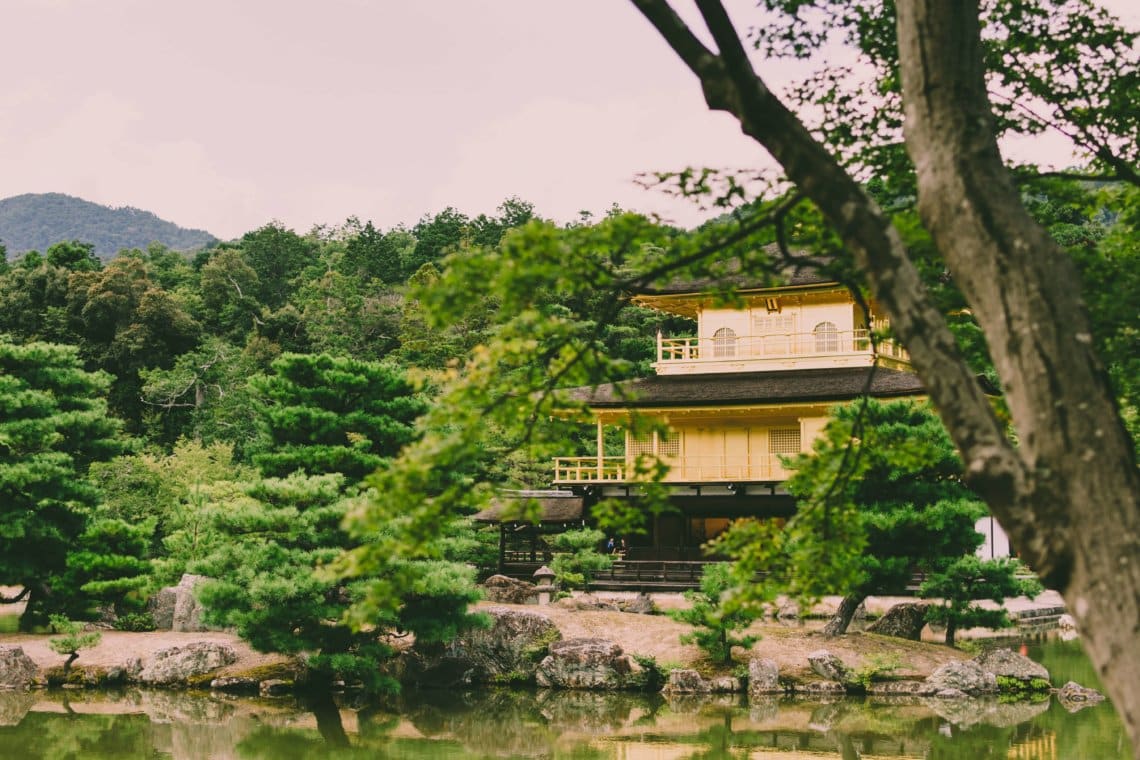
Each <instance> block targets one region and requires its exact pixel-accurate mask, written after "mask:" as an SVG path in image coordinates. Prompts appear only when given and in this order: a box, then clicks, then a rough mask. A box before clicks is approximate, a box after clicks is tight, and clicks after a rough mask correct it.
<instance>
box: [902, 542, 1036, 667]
mask: <svg viewBox="0 0 1140 760" xmlns="http://www.w3.org/2000/svg"><path fill="white" fill-rule="evenodd" d="M1024 572H1025V568H1024V567H1023V566H1022V564H1021V563H1020V562H1018V561H1017V560H1012V559H1009V558H1001V559H991V560H983V559H979V558H978V557H975V556H973V555H970V556H966V557H962V558H960V559H958V560H957V561H956V562H954V563H953V564H951V565H950V566H949V567H947V568H945V569H944V570H942V571H941V572H939V573H937V574H935V575H933V576H931V577H930V578H929V579H928V580H927V581H926V582H924V583H923V584H922V587H921V588H920V589H919V594H921V595H922V596H923V598H928V597H937V598H939V599H941V602H940V603H938V604H936V605H933V606H931V607H930V608H929V609H928V610H927V613H926V619H927V620H929V621H930V622H932V623H941V624H942V625H945V626H946V645H947V646H951V647H952V646H954V636H955V634H956V633H957V631H958V629H959V628H976V627H983V628H1008V627H1010V626H1011V625H1013V622H1012V621H1011V620H1010V619H1009V613H1008V612H1006V611H1005V608H1004V607H1002V606H1001V604H1002V602H1004V601H1005V600H1006V598H1008V597H1011V596H1028V597H1030V598H1033V597H1035V596H1037V595H1038V594H1040V593H1041V591H1042V586H1041V584H1040V583H1039V582H1038V580H1037V579H1036V578H1034V577H1032V576H1026V575H1024V574H1023V573H1024ZM977 599H989V600H991V601H993V602H994V603H995V604H997V605H998V606H997V607H996V608H987V607H978V606H977V605H975V604H974V601H975V600H977Z"/></svg>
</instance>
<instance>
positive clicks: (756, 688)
mask: <svg viewBox="0 0 1140 760" xmlns="http://www.w3.org/2000/svg"><path fill="white" fill-rule="evenodd" d="M783 691H784V689H783V687H781V686H780V666H779V665H777V664H776V661H775V660H770V659H767V658H765V657H753V658H752V659H751V660H749V661H748V697H749V699H752V698H753V697H760V696H763V695H766V694H781V693H783Z"/></svg>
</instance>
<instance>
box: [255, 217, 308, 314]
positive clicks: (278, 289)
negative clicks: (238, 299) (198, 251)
mask: <svg viewBox="0 0 1140 760" xmlns="http://www.w3.org/2000/svg"><path fill="white" fill-rule="evenodd" d="M315 253H316V251H315V247H314V245H313V243H312V242H311V241H309V240H306V239H305V238H302V237H301V236H300V235H298V234H297V233H296V232H294V231H293V230H290V229H286V228H285V227H284V226H283V225H282V224H281V223H280V222H270V223H269V224H267V225H265V226H264V227H260V228H259V229H256V230H254V231H253V232H247V233H246V234H245V235H243V236H242V238H241V258H242V261H243V262H244V263H245V264H247V265H248V266H249V268H250V269H252V270H253V272H254V273H255V274H256V276H257V279H256V284H255V285H254V288H253V292H252V293H248V294H246V295H250V296H253V297H255V298H257V300H258V302H259V303H261V304H264V305H265V306H267V307H269V308H270V309H278V308H280V307H281V306H283V305H284V304H285V303H286V301H287V300H288V297H289V293H290V292H291V290H292V289H293V287H295V279H296V278H297V277H298V276H299V275H300V274H301V272H302V270H304V268H305V267H306V266H308V265H309V264H310V263H312V261H313V259H314V257H315Z"/></svg>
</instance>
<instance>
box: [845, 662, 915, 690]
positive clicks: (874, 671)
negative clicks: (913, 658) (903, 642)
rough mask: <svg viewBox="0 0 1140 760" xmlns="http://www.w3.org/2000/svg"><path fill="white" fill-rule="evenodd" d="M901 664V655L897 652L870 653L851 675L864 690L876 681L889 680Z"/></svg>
mask: <svg viewBox="0 0 1140 760" xmlns="http://www.w3.org/2000/svg"><path fill="white" fill-rule="evenodd" d="M902 666H903V661H902V657H900V656H899V655H898V654H885V655H871V656H870V657H868V658H867V659H866V661H865V662H864V663H863V664H862V665H860V666H859V667H858V668H856V669H855V670H854V671H852V672H851V677H852V678H853V680H854V681H855V682H856V683H858V684H859V685H860V686H862V687H863V689H864V690H866V689H867V688H868V687H869V686H870V685H871V684H873V683H876V682H878V681H889V680H890V679H891V677H892V676H893V675H894V674H895V673H896V672H898V670H899V669H900V668H901V667H902Z"/></svg>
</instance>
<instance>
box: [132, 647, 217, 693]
mask: <svg viewBox="0 0 1140 760" xmlns="http://www.w3.org/2000/svg"><path fill="white" fill-rule="evenodd" d="M236 661H237V653H236V652H234V650H233V647H229V646H226V645H225V644H219V643H217V642H214V641H195V642H194V643H192V644H186V645H184V646H178V647H170V648H169V649H161V650H159V651H157V652H155V653H154V654H153V655H151V656H149V657H147V658H145V659H143V660H141V661H140V662H138V663H137V665H136V664H132V665H131V666H130V667H128V671H137V672H135V673H134V679H135V680H137V681H138V682H139V683H143V684H147V685H149V686H185V685H186V683H187V682H188V681H189V680H190V679H192V678H195V677H197V676H203V675H206V674H207V673H211V672H213V671H215V670H217V669H218V668H223V667H225V666H226V665H232V664H233V663H234V662H236Z"/></svg>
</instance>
